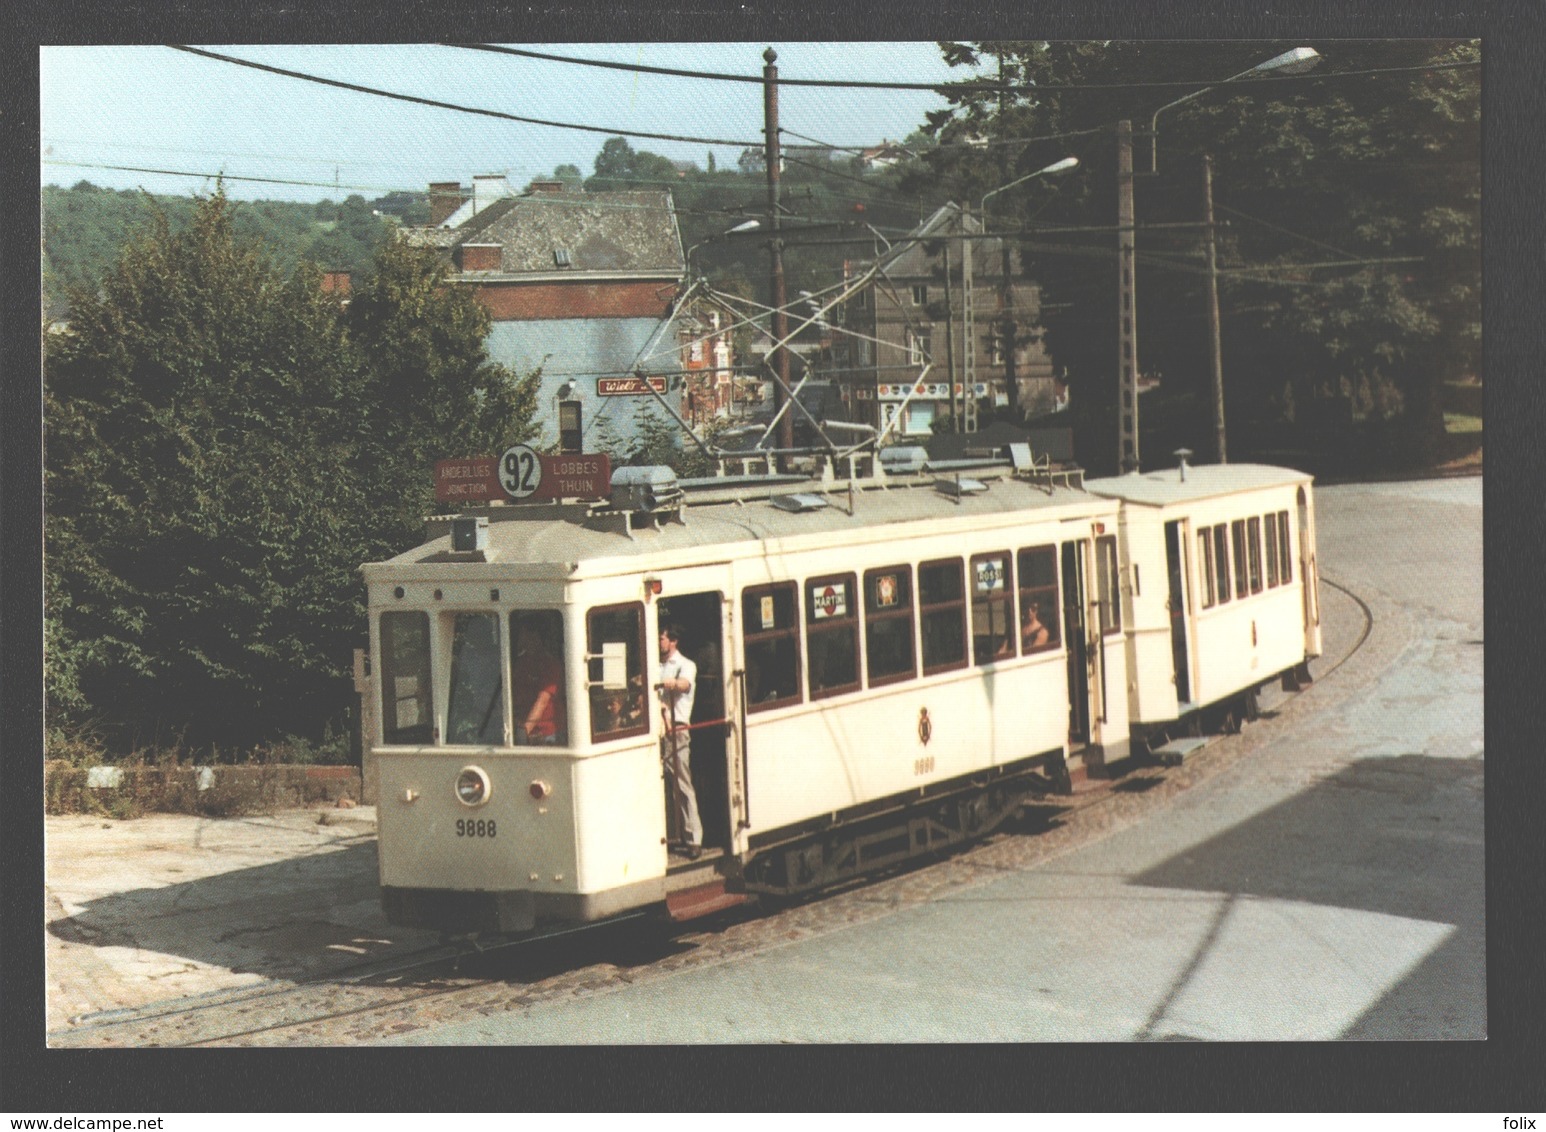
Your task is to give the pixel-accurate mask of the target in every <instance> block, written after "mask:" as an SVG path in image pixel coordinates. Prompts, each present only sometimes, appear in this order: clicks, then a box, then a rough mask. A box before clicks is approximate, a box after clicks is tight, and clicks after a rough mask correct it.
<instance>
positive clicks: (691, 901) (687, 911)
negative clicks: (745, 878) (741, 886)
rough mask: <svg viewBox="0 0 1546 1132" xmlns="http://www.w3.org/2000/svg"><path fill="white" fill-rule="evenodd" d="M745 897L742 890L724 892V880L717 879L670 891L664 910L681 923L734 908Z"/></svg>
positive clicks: (744, 899) (742, 901)
mask: <svg viewBox="0 0 1546 1132" xmlns="http://www.w3.org/2000/svg"><path fill="white" fill-rule="evenodd" d="M747 899H748V897H747V896H746V894H745V893H744V892H726V891H725V882H724V881H723V880H717V881H714V882H712V883H710V884H700V885H698V886H697V887H696V888H684V889H681V890H679V891H677V892H673V893H671V894H670V895H668V896H667V897H666V911H667V913H669V914H670V916H671V918H672V919H673V920H675V921H676V922H677V923H681V922H682V921H683V920H695V919H697V918H698V917H699V916H707V915H710V914H711V913H714V912H721V911H724V909H726V908H734V907H735V906H736V905H737V904H745V903H746V901H747Z"/></svg>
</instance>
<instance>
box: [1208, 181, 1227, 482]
mask: <svg viewBox="0 0 1546 1132" xmlns="http://www.w3.org/2000/svg"><path fill="white" fill-rule="evenodd" d="M1202 221H1203V231H1204V233H1205V235H1206V238H1207V253H1208V361H1209V363H1210V365H1211V367H1212V376H1213V437H1214V446H1215V448H1216V449H1217V451H1218V460H1219V463H1221V464H1227V463H1228V462H1229V461H1228V460H1227V459H1226V458H1225V454H1224V353H1223V348H1222V347H1221V346H1220V344H1219V265H1218V255H1217V250H1216V245H1217V240H1216V239H1215V236H1214V231H1213V158H1212V157H1211V156H1209V155H1208V154H1203V158H1202Z"/></svg>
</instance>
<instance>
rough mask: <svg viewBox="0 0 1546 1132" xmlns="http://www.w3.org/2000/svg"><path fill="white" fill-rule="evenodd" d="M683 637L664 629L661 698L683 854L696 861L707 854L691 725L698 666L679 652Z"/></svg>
mask: <svg viewBox="0 0 1546 1132" xmlns="http://www.w3.org/2000/svg"><path fill="white" fill-rule="evenodd" d="M681 637H682V630H681V628H680V627H679V626H677V625H676V624H675V623H673V622H667V623H666V624H664V625H662V626H661V628H660V697H661V703H662V704H663V705H664V706H665V710H666V723H667V727H668V731H667V734H666V765H667V767H668V768H669V770H670V774H671V793H672V795H673V797H674V799H675V801H676V824H677V828H678V829H679V830H680V832H681V836H682V841H683V845H682V847H681V851H682V852H683V853H684V854H685V855H686V856H687V857H688V858H689V859H690V860H694V861H696V860H697V859H698V858H699V857H700V856H701V855H702V853H703V828H702V826H701V825H699V823H698V795H697V793H696V791H694V790H693V786H692V759H691V755H692V732H691V731H689V730H688V725H689V724H690V723H691V722H692V701H693V691H694V688H695V687H696V684H697V680H698V666H697V665H696V664H694V663H693V662H692V661H690V660H688V659H687V658H686V657H685V656H683V655H682V654H681V653H680V652H678V651H677V644H678V642H680V640H681Z"/></svg>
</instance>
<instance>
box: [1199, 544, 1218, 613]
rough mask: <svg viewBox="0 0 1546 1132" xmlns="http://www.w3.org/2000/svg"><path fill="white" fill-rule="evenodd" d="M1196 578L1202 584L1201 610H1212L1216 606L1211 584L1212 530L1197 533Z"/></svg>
mask: <svg viewBox="0 0 1546 1132" xmlns="http://www.w3.org/2000/svg"><path fill="white" fill-rule="evenodd" d="M1197 577H1198V579H1199V580H1200V581H1201V582H1202V594H1201V597H1202V601H1201V603H1200V607H1201V608H1202V609H1212V608H1213V607H1214V606H1215V605H1217V604H1218V596H1217V591H1216V590H1215V588H1214V582H1213V529H1212V528H1211V527H1204V528H1203V529H1202V530H1200V531H1198V532H1197Z"/></svg>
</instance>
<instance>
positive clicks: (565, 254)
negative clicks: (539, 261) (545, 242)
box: [553, 248, 574, 267]
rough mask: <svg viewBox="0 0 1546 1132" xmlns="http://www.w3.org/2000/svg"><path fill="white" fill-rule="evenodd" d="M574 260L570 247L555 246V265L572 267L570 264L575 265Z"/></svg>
mask: <svg viewBox="0 0 1546 1132" xmlns="http://www.w3.org/2000/svg"><path fill="white" fill-rule="evenodd" d="M573 262H574V261H573V260H572V259H570V257H569V249H568V248H554V249H553V266H554V267H570V266H572V265H573Z"/></svg>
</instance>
